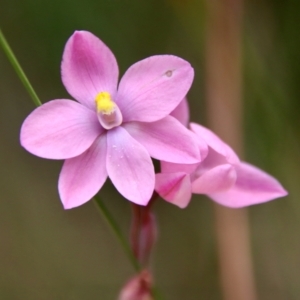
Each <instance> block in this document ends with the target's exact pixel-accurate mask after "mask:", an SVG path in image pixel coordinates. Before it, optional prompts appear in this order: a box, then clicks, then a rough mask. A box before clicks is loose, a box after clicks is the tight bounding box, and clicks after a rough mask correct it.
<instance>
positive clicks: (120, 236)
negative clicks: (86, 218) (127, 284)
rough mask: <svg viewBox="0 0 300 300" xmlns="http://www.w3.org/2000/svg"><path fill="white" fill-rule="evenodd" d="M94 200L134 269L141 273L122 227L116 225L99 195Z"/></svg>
mask: <svg viewBox="0 0 300 300" xmlns="http://www.w3.org/2000/svg"><path fill="white" fill-rule="evenodd" d="M94 200H95V201H94V203H95V204H96V206H97V207H98V208H99V211H100V212H101V214H102V216H103V217H104V219H105V220H106V221H107V223H108V224H109V226H110V228H111V229H112V231H113V232H114V234H115V236H116V237H117V239H118V240H119V242H120V244H121V245H122V247H123V249H124V251H125V253H126V255H127V257H128V259H129V261H130V262H131V264H132V266H133V267H134V269H135V270H136V271H140V270H141V267H140V264H139V263H138V261H137V259H136V258H135V256H134V254H133V252H132V251H131V249H130V246H129V244H128V243H127V241H126V239H125V238H124V236H123V234H122V232H121V229H120V227H119V226H118V224H117V223H116V221H115V220H114V218H113V217H112V215H111V213H110V212H109V210H108V209H107V207H106V206H105V204H104V202H103V201H102V200H101V199H100V197H99V196H98V195H97V196H95V197H94Z"/></svg>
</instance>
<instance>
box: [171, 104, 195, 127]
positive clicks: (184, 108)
mask: <svg viewBox="0 0 300 300" xmlns="http://www.w3.org/2000/svg"><path fill="white" fill-rule="evenodd" d="M170 115H171V116H172V117H174V118H175V119H177V120H178V121H179V122H180V123H181V124H183V125H184V126H185V127H187V126H188V124H189V119H190V110H189V104H188V101H187V99H186V98H184V99H183V100H182V101H181V102H180V103H179V104H178V106H177V107H176V108H175V109H174V110H173V111H172V112H171V113H170Z"/></svg>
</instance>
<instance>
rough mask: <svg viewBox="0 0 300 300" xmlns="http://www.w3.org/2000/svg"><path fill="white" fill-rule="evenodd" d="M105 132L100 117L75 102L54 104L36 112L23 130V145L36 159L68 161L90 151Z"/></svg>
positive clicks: (24, 124)
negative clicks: (98, 137)
mask: <svg viewBox="0 0 300 300" xmlns="http://www.w3.org/2000/svg"><path fill="white" fill-rule="evenodd" d="M102 132H103V129H102V127H101V126H100V124H99V121H98V119H97V116H96V113H94V112H93V111H91V110H90V109H88V108H86V107H84V106H83V105H81V104H79V103H77V102H75V101H71V100H64V99H62V100H52V101H50V102H47V103H45V104H43V105H42V106H40V107H38V108H36V109H35V110H34V111H33V112H32V113H31V114H30V115H29V116H28V117H27V118H26V119H25V121H24V123H23V125H22V128H21V137H20V139H21V144H22V146H23V147H24V148H25V149H26V150H27V151H29V152H31V153H32V154H34V155H37V156H40V157H43V158H51V159H66V158H71V157H75V156H77V155H79V154H81V153H83V152H84V151H85V150H87V149H88V148H89V147H90V146H91V145H92V143H93V142H94V141H95V139H96V138H97V136H98V135H100V134H101V133H102Z"/></svg>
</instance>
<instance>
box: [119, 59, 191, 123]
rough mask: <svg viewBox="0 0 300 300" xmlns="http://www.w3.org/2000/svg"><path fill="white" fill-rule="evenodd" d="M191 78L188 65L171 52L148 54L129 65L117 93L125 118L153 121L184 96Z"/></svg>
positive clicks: (165, 113) (171, 108)
mask: <svg viewBox="0 0 300 300" xmlns="http://www.w3.org/2000/svg"><path fill="white" fill-rule="evenodd" d="M193 78H194V71H193V68H192V67H191V65H190V64H189V63H188V62H187V61H185V60H183V59H181V58H179V57H176V56H172V55H157V56H151V57H149V58H146V59H144V60H142V61H139V62H137V63H136V64H134V65H132V66H131V67H130V68H129V69H128V70H127V72H126V73H125V75H124V76H123V78H122V80H121V82H120V85H119V90H118V95H117V104H118V106H119V107H120V109H121V111H122V114H123V119H124V121H125V122H127V121H142V122H153V121H157V120H159V119H162V118H164V117H165V116H167V115H168V114H169V113H170V112H171V111H172V110H173V109H175V107H176V106H177V105H178V104H179V103H180V101H181V100H182V99H183V98H184V97H185V95H186V94H187V92H188V90H189V88H190V86H191V84H192V81H193Z"/></svg>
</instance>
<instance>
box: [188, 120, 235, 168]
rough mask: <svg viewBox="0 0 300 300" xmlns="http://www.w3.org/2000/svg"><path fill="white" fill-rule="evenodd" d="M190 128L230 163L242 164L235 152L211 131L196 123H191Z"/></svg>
mask: <svg viewBox="0 0 300 300" xmlns="http://www.w3.org/2000/svg"><path fill="white" fill-rule="evenodd" d="M190 127H191V130H192V131H193V132H194V133H195V134H196V135H197V136H198V137H200V138H202V139H204V140H205V142H206V143H207V144H208V146H209V147H211V148H212V149H214V150H215V151H216V152H218V153H219V154H221V155H223V156H224V157H225V158H226V159H227V161H228V162H229V163H231V164H239V163H240V160H239V158H238V156H237V155H236V154H235V152H234V151H233V150H232V149H231V148H230V147H229V146H228V145H227V144H226V143H224V142H223V141H222V140H221V139H220V138H219V137H218V136H217V135H216V134H215V133H213V132H212V131H211V130H209V129H208V128H206V127H204V126H201V125H199V124H196V123H190Z"/></svg>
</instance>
